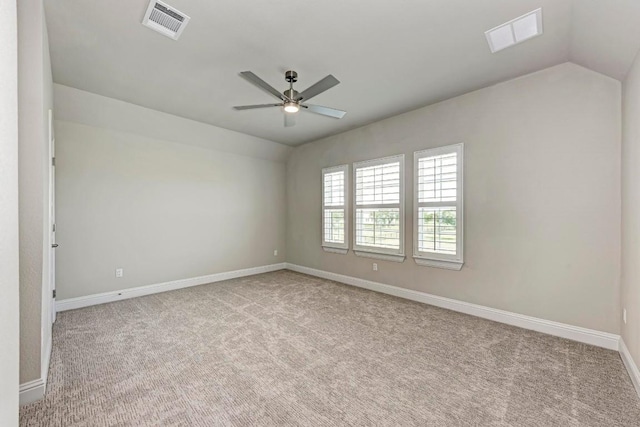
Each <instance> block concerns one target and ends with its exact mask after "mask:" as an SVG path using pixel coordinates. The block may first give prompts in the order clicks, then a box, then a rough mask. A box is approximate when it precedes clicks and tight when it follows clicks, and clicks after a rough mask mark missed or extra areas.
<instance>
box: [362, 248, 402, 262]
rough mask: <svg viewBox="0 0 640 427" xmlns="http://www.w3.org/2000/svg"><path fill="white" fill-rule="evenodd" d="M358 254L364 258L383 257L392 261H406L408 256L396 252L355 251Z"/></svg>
mask: <svg viewBox="0 0 640 427" xmlns="http://www.w3.org/2000/svg"><path fill="white" fill-rule="evenodd" d="M353 252H354V253H355V254H356V255H357V256H361V257H364V258H375V259H381V260H383V261H392V262H404V259H405V258H406V257H405V256H404V255H395V254H383V253H380V252H369V251H356V250H354V251H353Z"/></svg>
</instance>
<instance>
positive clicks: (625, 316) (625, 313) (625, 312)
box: [622, 308, 627, 325]
mask: <svg viewBox="0 0 640 427" xmlns="http://www.w3.org/2000/svg"><path fill="white" fill-rule="evenodd" d="M622 321H623V322H624V324H625V325H626V324H627V309H626V308H623V309H622Z"/></svg>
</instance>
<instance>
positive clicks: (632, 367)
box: [620, 338, 640, 397]
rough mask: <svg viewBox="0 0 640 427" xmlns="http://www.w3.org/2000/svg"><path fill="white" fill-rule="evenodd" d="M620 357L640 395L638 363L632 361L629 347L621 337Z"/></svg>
mask: <svg viewBox="0 0 640 427" xmlns="http://www.w3.org/2000/svg"><path fill="white" fill-rule="evenodd" d="M620 357H621V358H622V362H623V363H624V366H625V367H626V368H627V371H628V372H629V376H630V377H631V382H632V383H633V386H634V387H635V388H636V392H637V393H638V396H639V397H640V370H639V369H638V365H636V363H635V362H634V361H633V357H631V353H629V349H628V348H627V345H626V344H625V343H624V340H623V339H622V338H620Z"/></svg>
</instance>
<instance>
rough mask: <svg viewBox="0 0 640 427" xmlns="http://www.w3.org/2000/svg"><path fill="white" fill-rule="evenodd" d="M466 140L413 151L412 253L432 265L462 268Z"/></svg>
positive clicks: (421, 262) (427, 264)
mask: <svg viewBox="0 0 640 427" xmlns="http://www.w3.org/2000/svg"><path fill="white" fill-rule="evenodd" d="M463 152H464V146H463V144H456V145H449V146H446V147H440V148H434V149H431V150H424V151H418V152H416V153H415V154H414V172H413V173H414V192H415V193H414V215H413V216H414V223H413V238H414V242H413V257H414V259H415V261H416V263H418V264H420V265H426V266H430V267H440V268H448V269H451V270H460V269H461V268H462V264H463V257H462V247H463V246H462V229H463V212H462V198H463V192H462V175H463V167H462V165H463V159H462V157H463Z"/></svg>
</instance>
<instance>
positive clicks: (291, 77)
mask: <svg viewBox="0 0 640 427" xmlns="http://www.w3.org/2000/svg"><path fill="white" fill-rule="evenodd" d="M284 79H285V80H286V81H287V82H289V83H295V82H297V81H298V73H296V72H295V71H293V70H289V71H287V72H286V73H284Z"/></svg>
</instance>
